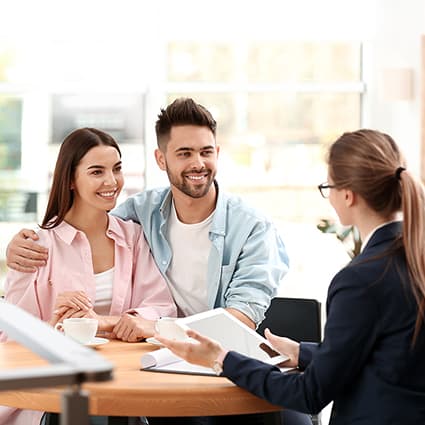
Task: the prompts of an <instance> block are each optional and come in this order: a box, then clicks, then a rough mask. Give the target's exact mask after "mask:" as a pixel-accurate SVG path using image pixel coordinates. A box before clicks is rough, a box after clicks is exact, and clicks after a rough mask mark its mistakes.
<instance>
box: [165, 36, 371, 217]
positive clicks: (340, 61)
mask: <svg viewBox="0 0 425 425" xmlns="http://www.w3.org/2000/svg"><path fill="white" fill-rule="evenodd" d="M361 54H362V51H361V44H360V43H352V42H346V43H342V42H337V43H336V42H335V43H332V42H297V41H287V42H281V41H279V42H278V41H276V42H246V43H242V42H240V43H233V44H232V43H202V45H201V44H197V43H194V42H190V43H189V42H187V43H186V42H180V43H177V42H174V43H170V44H169V45H168V93H167V94H168V99H167V100H168V101H172V100H173V99H175V98H176V97H180V96H189V97H193V98H194V99H195V100H197V101H198V102H199V103H201V104H204V105H205V106H206V107H207V108H208V109H209V110H210V111H211V112H212V113H213V115H214V116H215V118H216V119H217V122H218V129H217V141H218V143H219V144H220V145H221V146H222V150H221V152H220V155H221V159H220V161H221V163H220V166H219V180H220V182H221V183H222V184H223V183H224V184H225V186H226V188H229V189H230V190H232V191H233V192H239V193H243V194H244V197H250V196H251V197H252V201H253V203H254V204H256V205H258V206H259V207H262V208H263V209H264V208H266V209H268V210H269V211H271V212H272V215H274V216H279V217H282V215H283V217H282V218H284V219H286V220H291V221H292V220H295V221H297V220H304V219H307V220H308V221H310V220H311V218H313V219H317V218H318V217H320V216H322V215H326V213H325V212H324V211H323V210H321V209H320V207H319V208H317V207H316V204H317V202H319V203H320V200H319V199H318V198H317V193H316V192H317V190H316V186H317V184H318V182H320V181H322V180H324V179H326V165H325V162H324V157H325V152H326V148H327V146H328V145H329V144H330V143H331V142H332V141H334V140H335V138H336V137H338V136H339V135H340V134H341V133H342V132H344V131H350V130H354V129H357V128H358V127H359V126H360V121H361V100H362V93H363V91H364V85H363V83H362V80H361ZM189 81H190V82H189ZM279 200H281V202H279ZM322 204H323V203H322ZM323 207H324V208H327V205H323ZM311 214H313V215H314V217H312V216H311Z"/></svg>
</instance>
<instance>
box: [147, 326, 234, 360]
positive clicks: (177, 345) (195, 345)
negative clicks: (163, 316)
mask: <svg viewBox="0 0 425 425" xmlns="http://www.w3.org/2000/svg"><path fill="white" fill-rule="evenodd" d="M186 334H187V336H189V337H191V338H193V339H194V340H195V341H193V342H192V341H190V342H182V341H177V340H171V339H167V338H163V337H161V336H160V335H159V334H155V335H154V337H155V339H157V340H158V341H159V342H161V343H162V344H163V345H164V346H166V347H167V348H169V349H170V350H171V351H172V352H173V353H174V354H176V355H177V356H179V357H181V358H182V359H185V360H186V361H188V362H189V363H194V364H197V365H200V366H205V367H213V365H214V361H215V360H216V359H217V357H218V356H219V354H221V353H223V354H224V353H226V350H224V348H223V347H222V346H221V345H220V344H219V343H218V342H216V341H214V340H212V339H210V338H207V337H206V336H203V335H201V334H199V333H198V332H196V331H194V330H192V329H190V330H188V331H187V332H186Z"/></svg>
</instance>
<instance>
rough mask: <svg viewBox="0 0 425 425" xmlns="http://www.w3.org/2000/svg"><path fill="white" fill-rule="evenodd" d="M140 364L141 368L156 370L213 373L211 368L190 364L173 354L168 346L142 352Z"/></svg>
mask: <svg viewBox="0 0 425 425" xmlns="http://www.w3.org/2000/svg"><path fill="white" fill-rule="evenodd" d="M141 364H142V369H145V370H151V371H157V372H174V373H189V374H192V373H193V374H196V375H215V373H214V371H213V370H212V369H210V368H208V367H202V366H197V365H194V364H190V363H188V362H186V361H185V360H182V359H181V358H180V357H178V356H176V355H175V354H173V353H172V352H171V351H170V350H169V349H168V348H160V349H159V350H156V351H152V352H150V353H146V354H143V356H142V358H141Z"/></svg>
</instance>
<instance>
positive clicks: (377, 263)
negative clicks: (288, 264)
mask: <svg viewBox="0 0 425 425" xmlns="http://www.w3.org/2000/svg"><path fill="white" fill-rule="evenodd" d="M400 232H401V223H400V222H396V223H390V224H387V225H385V226H383V227H381V228H379V229H378V230H377V231H376V232H375V233H374V234H373V236H372V237H371V239H370V240H369V242H368V244H367V246H366V247H365V249H364V250H363V252H362V253H361V254H360V255H359V256H357V257H356V258H355V259H354V260H353V261H352V262H351V263H350V264H348V265H347V266H346V267H345V268H344V269H342V270H341V271H340V272H339V273H338V274H337V275H336V276H335V277H334V278H333V280H332V282H331V284H330V286H329V290H328V299H327V321H326V326H325V332H324V340H323V342H322V343H321V344H319V345H314V344H304V343H301V345H300V359H299V360H300V369H304V373H295V374H294V373H292V374H282V373H281V372H280V371H279V370H278V369H277V368H274V367H272V366H269V365H266V364H264V363H262V362H259V361H257V360H253V359H250V358H248V357H245V356H242V355H240V354H238V353H235V352H230V353H229V354H228V355H227V356H226V358H225V360H224V365H223V366H224V375H225V376H227V377H228V378H230V379H231V380H232V381H233V382H235V383H236V384H237V385H239V386H241V387H243V388H246V389H247V390H249V391H251V392H253V393H255V394H256V395H258V396H259V397H262V398H265V399H267V400H269V401H270V402H271V403H274V404H277V405H281V406H283V407H285V408H289V409H293V410H298V411H301V412H306V413H317V412H319V411H320V410H321V409H322V408H323V407H325V406H326V405H327V404H328V403H329V402H331V401H334V405H333V410H332V414H331V420H330V424H332V425H349V424H353V425H354V424H356V425H360V424H361V425H380V424H382V425H389V424H394V425H409V424H412V425H413V424H414V425H418V424H425V329H424V328H425V326H422V328H421V331H420V334H419V337H418V339H417V341H416V344H415V345H412V337H413V331H414V327H415V321H416V314H417V311H418V309H417V305H416V302H415V299H414V297H413V295H412V292H411V290H410V287H409V284H408V282H409V276H408V273H407V269H406V261H405V258H404V254H403V249H401V248H399V249H398V250H395V251H394V250H392V252H390V250H391V249H392V248H394V245H395V242H396V240H397V238H398V237H399V236H400ZM424 243H425V241H424Z"/></svg>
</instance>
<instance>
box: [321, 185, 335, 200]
mask: <svg viewBox="0 0 425 425" xmlns="http://www.w3.org/2000/svg"><path fill="white" fill-rule="evenodd" d="M317 188H318V189H319V192H320V194H321V195H322V196H323V197H324V198H329V195H330V189H334V188H336V186H335V185H334V184H329V183H328V182H326V183H321V184H319V186H317Z"/></svg>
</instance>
